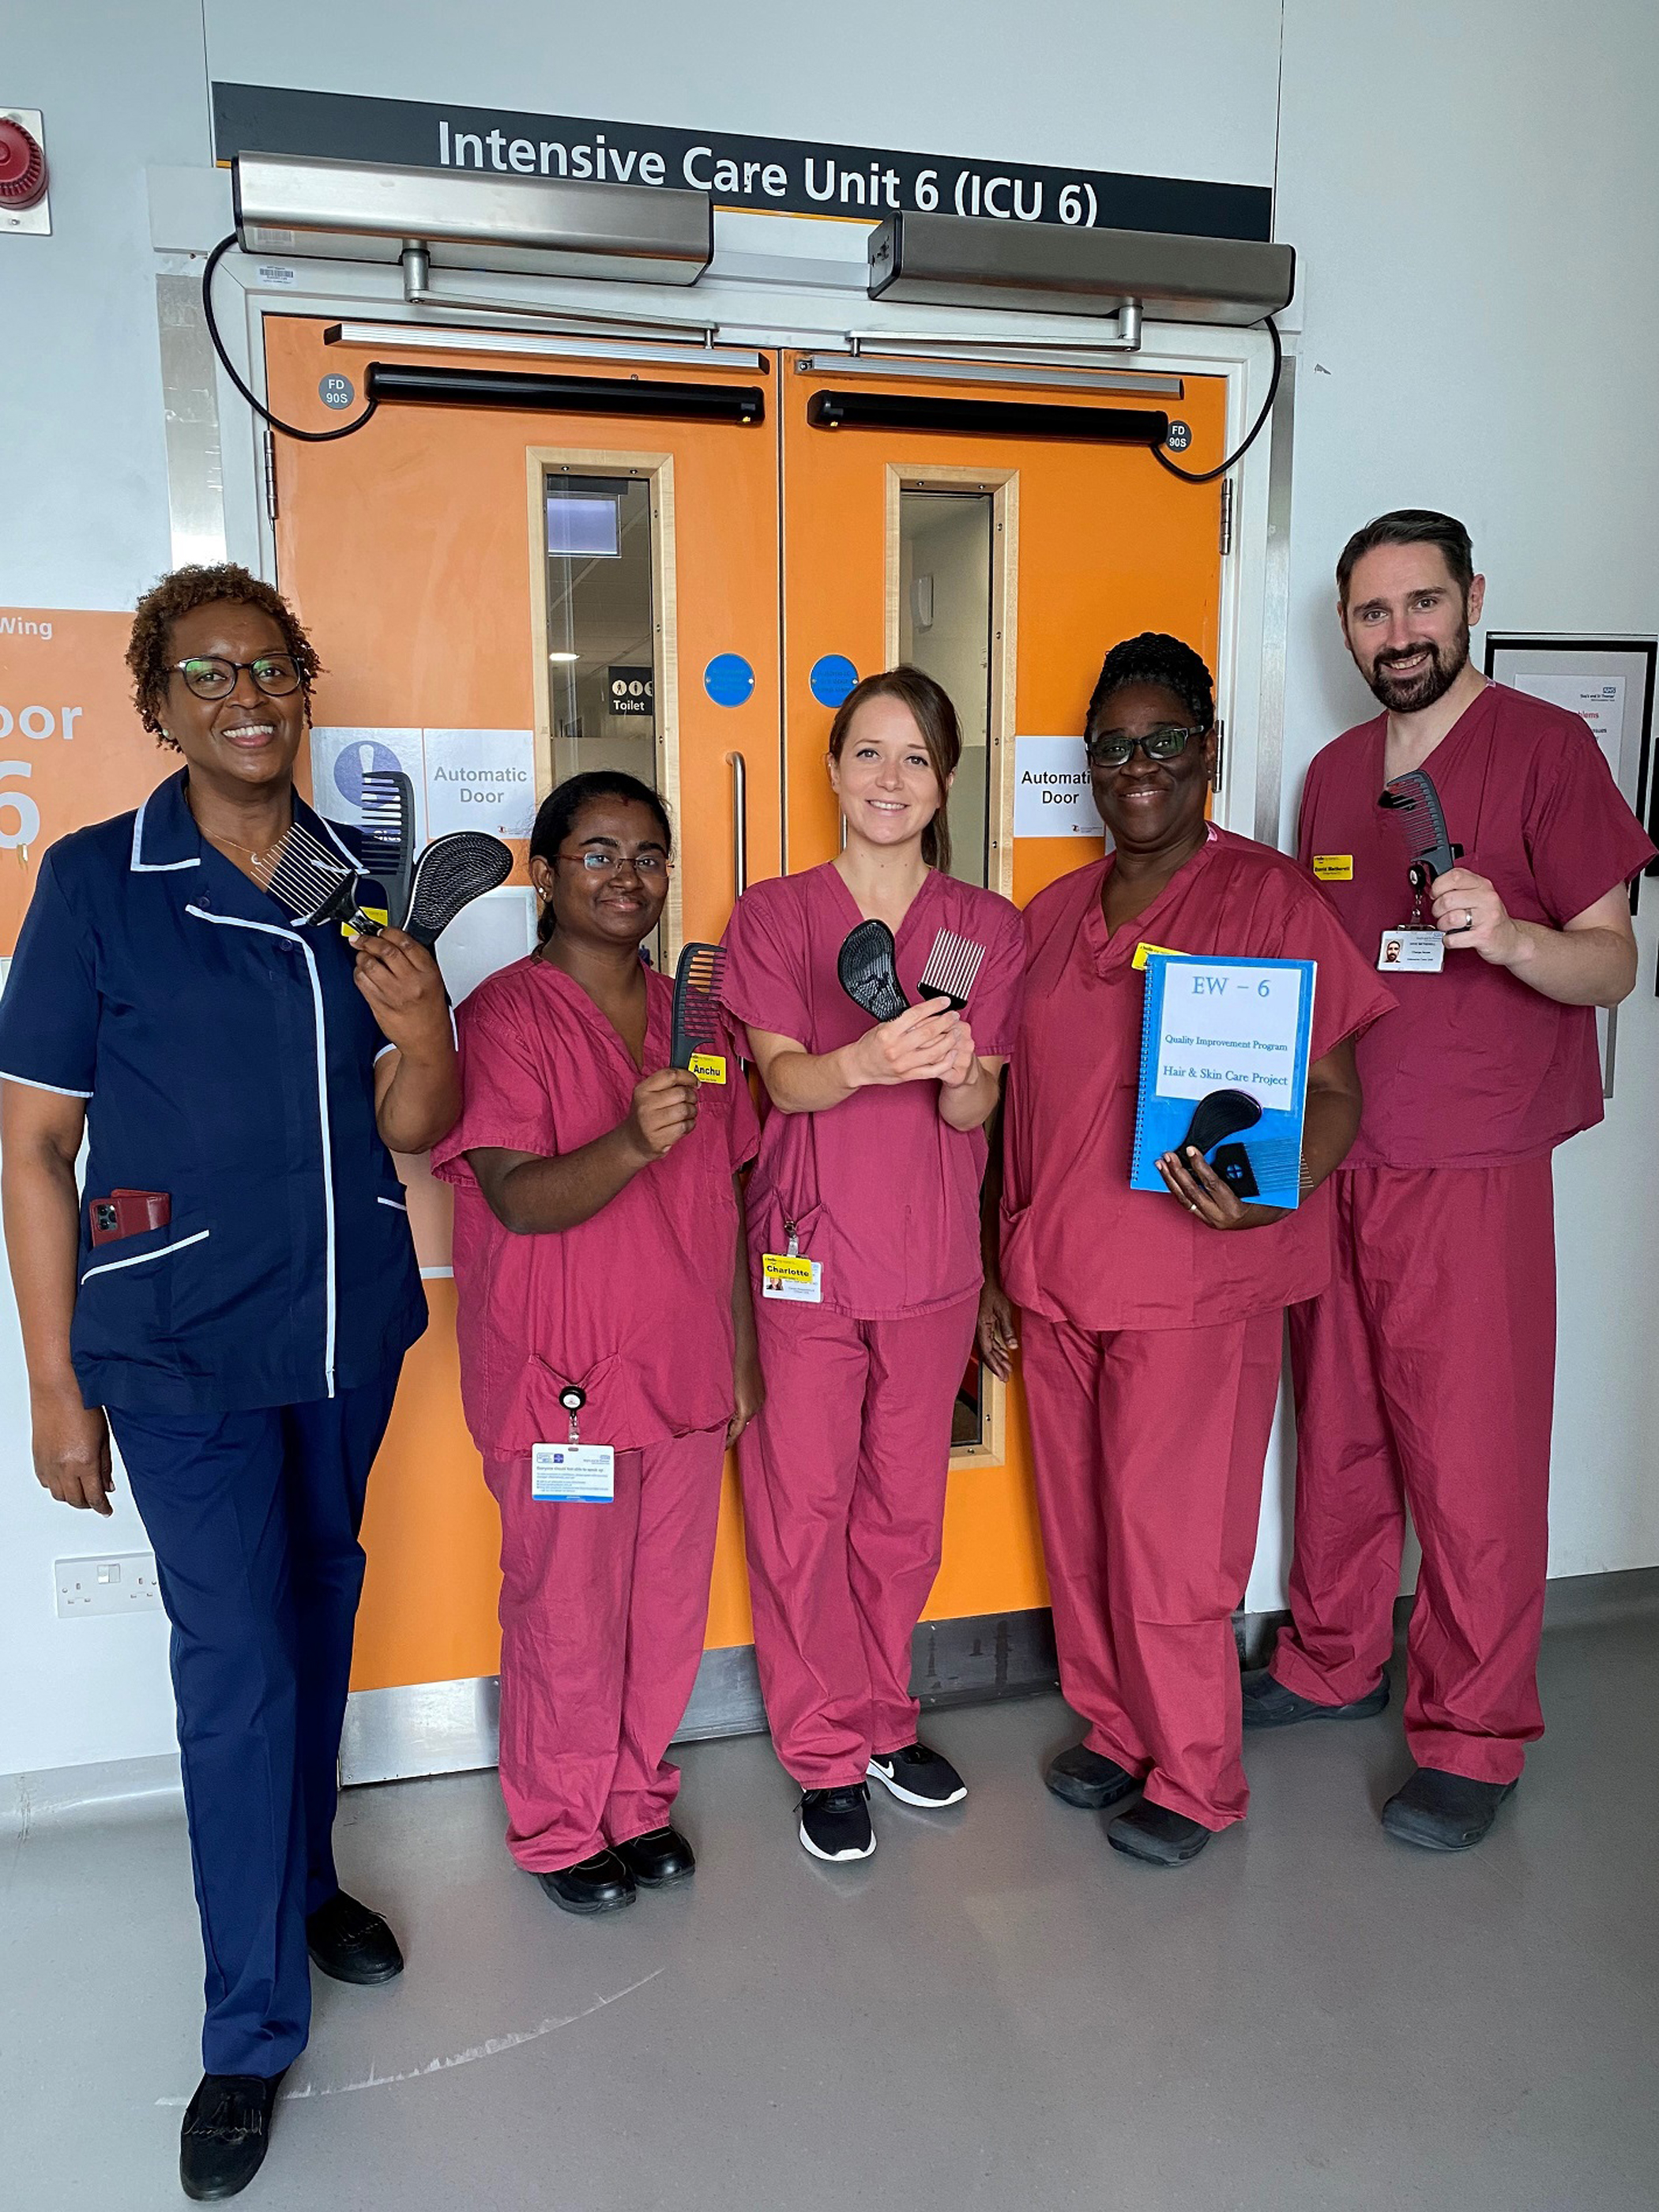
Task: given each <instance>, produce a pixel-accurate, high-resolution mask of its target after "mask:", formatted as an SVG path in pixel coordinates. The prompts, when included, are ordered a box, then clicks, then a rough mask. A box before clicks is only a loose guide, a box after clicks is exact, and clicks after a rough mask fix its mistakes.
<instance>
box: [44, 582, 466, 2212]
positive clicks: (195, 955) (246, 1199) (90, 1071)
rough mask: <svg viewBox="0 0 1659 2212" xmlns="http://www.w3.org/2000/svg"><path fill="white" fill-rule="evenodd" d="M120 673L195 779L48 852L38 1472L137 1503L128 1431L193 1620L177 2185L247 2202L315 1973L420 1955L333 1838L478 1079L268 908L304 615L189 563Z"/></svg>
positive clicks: (335, 949)
mask: <svg viewBox="0 0 1659 2212" xmlns="http://www.w3.org/2000/svg"><path fill="white" fill-rule="evenodd" d="M128 660H129V663H130V665H131V668H132V671H133V677H134V684H135V695H136V699H137V707H138V711H139V714H140V715H141V716H142V718H143V720H144V722H145V724H146V726H148V727H149V729H151V730H153V731H154V732H155V733H156V736H157V738H159V740H160V741H161V744H164V745H168V746H172V747H173V748H174V749H176V750H178V751H179V752H181V753H182V754H183V756H184V766H183V768H182V769H180V770H179V773H178V774H177V775H173V776H171V777H170V778H169V779H168V780H167V781H166V782H165V783H163V784H161V786H160V787H158V788H157V789H156V790H155V791H154V792H152V793H150V795H149V799H146V800H145V802H144V804H143V805H142V806H141V807H140V808H139V809H138V810H137V813H134V814H124V815H121V816H118V817H116V819H114V820H113V821H110V822H102V823H96V824H95V825H94V826H93V827H92V828H90V829H81V830H77V831H76V833H75V834H74V835H73V836H68V837H65V838H64V839H62V840H61V841H60V842H58V844H56V845H54V846H53V847H52V849H51V850H50V851H49V852H48V853H47V854H46V856H45V858H44V860H42V862H41V867H40V881H39V883H38V884H37V886H36V889H35V893H34V897H33V903H32V904H31V906H30V908H29V911H28V915H27V919H26V920H25V922H24V925H23V928H22V932H21V936H20V938H19V940H18V946H17V952H16V956H15V959H14V961H13V963H12V968H11V975H10V980H9V983H8V985H7V987H6V990H5V993H4V995H3V998H0V1074H3V1077H4V1081H3V1083H0V1127H3V1146H4V1199H5V1226H6V1237H7V1243H8V1248H9V1257H10V1262H11V1269H12V1276H13V1280H14V1282H15V1285H16V1291H17V1303H18V1310H19V1313H20V1315H21V1321H22V1328H23V1340H24V1348H25V1352H26V1354H27V1364H28V1375H29V1390H30V1400H31V1413H32V1420H33V1449H34V1466H35V1472H36V1474H38V1476H39V1478H40V1481H41V1483H42V1484H43V1486H45V1487H46V1489H47V1490H49V1491H50V1492H52V1496H53V1497H54V1498H58V1499H61V1500H62V1502H63V1503H64V1504H67V1505H72V1506H77V1507H81V1508H83V1509H84V1508H90V1509H91V1510H93V1511H94V1512H101V1513H107V1512H108V1511H109V1510H110V1508H109V1503H108V1493H109V1491H110V1489H111V1487H112V1481H111V1467H110V1449H109V1437H110V1435H111V1434H113V1436H114V1438H115V1442H116V1443H117V1444H118V1446H119V1449H120V1454H121V1458H122V1461H123V1462H124V1463H125V1468H126V1474H127V1479H128V1480H129V1482H130V1484H131V1489H132V1495H133V1500H134V1503H135V1504H136V1505H137V1508H138V1510H139V1511H140V1513H141V1514H142V1515H143V1521H144V1525H145V1528H146V1529H147V1531H148V1533H149V1537H150V1541H151V1542H152V1544H153V1545H154V1547H155V1558H156V1565H157V1568H158V1571H159V1577H160V1581H161V1593H162V1596H163V1599H164V1601H165V1602H166V1606H167V1613H168V1617H169V1619H170V1620H171V1621H172V1624H173V1641H172V1663H173V1689H174V1694H175V1698H176V1700H177V1705H178V1711H179V1746H180V1749H181V1752H182V1754H183V1762H184V1776H185V1804H186V1808H187V1811H188V1814H189V1824H190V1841H191V1858H192V1862H193V1865H194V1870H195V1877H196V1894H197V1905H198V1906H199V1908H200V1912H201V1918H202V1931H203V1941H204V1948H205V1951H206V1954H207V2018H206V2023H205V2026H204V2031H203V2039H202V2051H203V2063H204V2066H205V2068H206V2069H207V2071H206V2076H205V2078H204V2081H203V2082H202V2085H201V2087H200V2088H199V2089H198V2090H197V2093H196V2096H195V2098H194V2099H193V2100H192V2101H191V2106H190V2110H189V2112H187V2114H186V2115H185V2124H184V2130H183V2136H182V2141H181V2148H180V2179H181V2180H182V2182H183V2185H184V2188H185V2193H186V2195H188V2196H191V2197H197V2198H218V2197H228V2196H233V2195H234V2194H235V2193H236V2191H238V2190H240V2189H241V2188H243V2187H245V2186H246V2183H247V2182H248V2181H249V2180H250V2179H252V2175H253V2173H254V2172H256V2171H257V2169H258V2165H259V2163H260V2160H262V2159H263V2157H264V2149H265V2143H266V2138H267V2132H268V2129H269V2124H270V2111H271V2106H272V2104H273V2102H274V2100H275V2097H276V2085H277V2083H278V2082H279V2081H280V2080H281V2078H282V2076H283V2072H284V2071H285V2070H286V2069H287V2068H288V2067H289V2064H290V2063H292V2061H293V2060H294V2059H295V2057H297V2056H298V2055H299V2053H300V2051H301V2050H302V2049H303V2047H304V2045H305V2042H306V2036H307V2026H308V2023H309V2016H310V1987H309V1970H308V1967H307V1952H308V1953H309V1954H310V1957H311V1959H312V1960H315V1962H316V1964H317V1965H318V1966H319V1967H320V1968H321V1969H322V1970H323V1971H324V1972H327V1973H330V1974H332V1975H334V1976H335V1977H336V1978H338V1979H340V1980H343V1981H351V1982H359V1983H364V1982H381V1981H387V1980H390V1979H391V1978H392V1976H393V1975H395V1974H396V1973H398V1972H399V1971H400V1969H401V1967H402V1965H403V1960H402V1956H401V1954H400V1953H399V1951H398V1945H397V1942H396V1940H395V1939H394V1937H393V1936H392V1932H391V1930H390V1929H388V1928H387V1926H386V1923H385V1922H384V1921H383V1920H382V1919H381V1918H380V1917H379V1915H378V1914H376V1913H374V1912H372V1911H370V1910H369V1909H368V1907H366V1906H364V1905H359V1904H357V1903H356V1900H355V1899H351V1898H349V1897H347V1896H346V1895H345V1894H344V1893H343V1891H342V1890H341V1888H340V1886H339V1882H338V1880H337V1876H336V1874H335V1869H334V1861H333V1854H332V1850H331V1842H330V1835H331V1827H332V1824H333V1819H334V1804H335V1783H336V1761H337V1754H338V1750H339V1741H340V1728H341V1723H342V1720H343V1715H344V1710H345V1697H346V1682H347V1676H348V1674H349V1668H350V1660H351V1638H352V1626H353V1621H354V1619H355V1616H356V1607H357V1599H358V1595H359V1592H360V1590H361V1588H362V1573H363V1555H362V1551H361V1550H360V1548H359V1547H358V1543H357V1530H358V1526H359V1523H360V1522H361V1520H362V1506H363V1492H364V1486H365V1484H366V1481H367V1479H368V1469H369V1464H370V1462H371V1461H372V1460H373V1459H374V1454H375V1450H376V1449H377V1448H378V1446H379V1444H380V1438H381V1435H382V1433H383V1431H384V1430H385V1428H386V1419H387V1416H388V1414H389V1413H390V1411H391V1407H392V1393H393V1391H394V1389H395V1388H396V1386H397V1381H398V1368H399V1366H400V1364H401V1363H402V1360H403V1356H404V1352H405V1351H406V1350H407V1349H408V1347H409V1346H410V1344H411V1343H413V1341H414V1340H415V1339H416V1337H417V1336H418V1335H419V1334H420V1333H421V1330H422V1328H423V1327H424V1325H425V1319H426V1307H425V1302H424V1299H423V1297H422V1291H421V1285H420V1277H419V1272H418V1270H417V1268H416V1265H415V1259H414V1252H413V1249H412V1246H411V1243H410V1233H409V1219H408V1215H407V1212H406V1211H405V1209H404V1202H403V1197H402V1193H401V1190H400V1188H399V1185H398V1178H397V1176H396V1174H395V1173H394V1171H393V1169H392V1161H391V1158H390V1157H389V1155H388V1150H387V1148H388V1146H390V1147H392V1149H394V1150H396V1151H398V1152H421V1151H423V1150H425V1149H426V1148H427V1147H428V1146H430V1145H432V1144H434V1143H435V1142H436V1140H437V1139H439V1138H440V1137H441V1136H443V1135H445V1134H446V1133H447V1131H448V1129H449V1127H450V1126H451V1124H452V1123H453V1121H454V1120H455V1119H456V1116H457V1115H458V1114H459V1110H460V1092H459V1083H458V1080H457V1076H456V1066H455V1054H454V1047H453V1033H452V1030H451V1024H450V1020H449V1015H448V1011H447V1005H446V1001H445V998H444V992H443V986H442V983H441V980H440V977H439V975H438V969H437V966H436V963H435V962H434V960H433V958H432V956H431V954H430V953H429V952H428V951H425V950H423V949H422V947H421V946H420V945H416V943H415V942H414V941H413V939H410V938H407V937H405V936H404V935H403V934H402V933H400V932H398V931H395V930H393V931H389V932H387V933H386V934H385V935H384V936H381V937H379V938H374V939H368V940H367V941H365V942H362V943H360V944H359V945H358V946H357V947H356V951H355V952H354V951H353V949H352V948H351V947H350V945H348V943H347V941H346V940H345V939H344V938H343V936H342V934H341V932H340V930H339V928H338V927H337V926H325V927H316V928H300V927H296V926H295V923H294V921H293V920H292V917H291V916H290V915H289V912H288V910H287V909H286V908H283V907H282V906H280V905H278V904H277V902H276V901H275V900H274V899H272V898H271V897H270V896H268V894H267V893H266V891H265V890H264V889H263V888H262V884H263V883H264V881H265V880H267V879H268V873H269V868H270V860H271V855H272V853H273V849H274V848H275V847H276V845H277V843H278V842H279V841H280V840H281V838H282V836H283V832H284V830H285V829H287V828H288V826H289V823H290V821H292V820H294V819H295V817H297V818H298V819H299V820H300V821H301V822H302V823H305V825H306V826H307V828H308V829H311V830H312V831H313V834H315V835H318V836H324V837H328V836H331V833H330V832H329V831H328V830H326V829H325V827H324V825H323V824H322V823H320V822H319V819H318V818H317V817H316V816H315V815H313V813H312V812H311V811H310V809H309V808H308V807H307V806H306V805H304V804H303V802H302V801H301V800H300V799H298V798H297V797H296V795H295V790H294V763H295V755H296V753H297V752H298V750H299V747H300V741H301V736H302V734H303V732H304V730H305V726H306V722H307V709H308V706H309V701H310V694H311V686H312V682H313V678H314V677H315V675H316V673H317V668H318V663H317V658H316V655H315V653H313V650H312V647H311V646H310V644H309V642H308V641H307V638H306V635H305V633H304V631H303V630H302V629H301V627H300V625H299V623H297V622H296V621H295V618H294V617H293V615H292V614H291V613H290V612H289V609H288V608H287V606H286V605H284V604H283V601H282V599H279V598H278V596H277V595H276V592H274V591H273V590H272V589H271V588H270V586H268V585H266V584H263V583H260V582H259V581H258V580H256V579H255V578H254V577H252V576H251V575H249V574H247V572H246V570H245V569H241V568H234V567H229V566H222V567H218V568H181V569H179V570H177V571H176V572H175V573H174V574H172V575H170V576H167V577H165V578H163V580H161V583H159V584H158V585H157V586H155V590H153V591H152V592H149V594H148V595H147V596H146V597H145V599H143V600H142V601H141V602H140V605H139V606H138V610H137V618H136V620H135V622H134V624H133V631H132V641H131V647H130V648H129V652H128ZM83 1129H84V1132H85V1133H86V1134H87V1135H88V1137H89V1139H90V1142H91V1149H90V1152H89V1155H88V1163H87V1176H86V1184H85V1188H84V1191H83V1192H77V1189H76V1158H77V1155H78V1153H79V1151H80V1146H81V1142H82V1132H83ZM134 1194H137V1195H134ZM94 1223H95V1225H96V1229H97V1234H98V1241H97V1242H95V1243H94Z"/></svg>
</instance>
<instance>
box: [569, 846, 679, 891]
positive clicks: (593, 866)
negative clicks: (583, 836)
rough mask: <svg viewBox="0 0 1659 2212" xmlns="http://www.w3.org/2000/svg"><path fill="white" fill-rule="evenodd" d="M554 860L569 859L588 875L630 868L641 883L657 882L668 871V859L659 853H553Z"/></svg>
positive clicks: (601, 874)
mask: <svg viewBox="0 0 1659 2212" xmlns="http://www.w3.org/2000/svg"><path fill="white" fill-rule="evenodd" d="M553 858H554V859H555V860H569V861H570V862H572V863H573V864H574V866H576V867H579V868H581V869H584V870H586V872H587V874H589V875H590V876H614V875H615V874H616V873H617V871H618V869H621V868H632V870H633V871H634V873H635V875H636V876H637V877H638V878H639V879H640V881H641V883H642V884H654V883H659V882H660V881H662V880H663V878H665V877H666V875H667V873H668V861H667V858H666V856H665V854H661V853H555V854H554V855H553Z"/></svg>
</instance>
